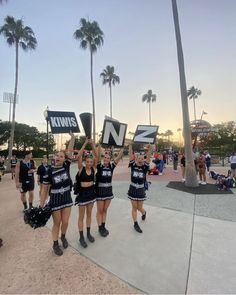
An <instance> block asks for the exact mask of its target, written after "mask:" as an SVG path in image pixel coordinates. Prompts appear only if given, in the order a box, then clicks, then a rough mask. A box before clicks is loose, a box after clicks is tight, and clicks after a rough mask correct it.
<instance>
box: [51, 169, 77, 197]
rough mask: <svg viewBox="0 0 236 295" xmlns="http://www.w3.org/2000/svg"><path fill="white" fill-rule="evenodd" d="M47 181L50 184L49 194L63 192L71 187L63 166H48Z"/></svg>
mask: <svg viewBox="0 0 236 295" xmlns="http://www.w3.org/2000/svg"><path fill="white" fill-rule="evenodd" d="M48 183H49V184H51V191H50V195H52V194H59V193H60V194H64V193H65V192H69V191H71V188H72V180H71V178H70V174H69V172H68V171H67V169H66V168H65V166H62V167H50V168H49V170H48Z"/></svg>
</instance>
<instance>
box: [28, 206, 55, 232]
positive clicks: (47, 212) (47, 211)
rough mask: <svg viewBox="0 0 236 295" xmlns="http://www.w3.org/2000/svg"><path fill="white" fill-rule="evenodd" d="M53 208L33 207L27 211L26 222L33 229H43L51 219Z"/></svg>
mask: <svg viewBox="0 0 236 295" xmlns="http://www.w3.org/2000/svg"><path fill="white" fill-rule="evenodd" d="M51 214H52V212H51V208H50V207H49V206H48V205H46V206H45V207H44V208H41V207H32V208H31V209H28V210H26V211H25V214H24V221H25V223H26V224H29V225H30V226H31V227H32V228H34V229H35V228H38V227H43V226H45V225H46V223H47V221H48V220H49V219H50V217H51Z"/></svg>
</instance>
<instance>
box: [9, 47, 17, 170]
mask: <svg viewBox="0 0 236 295" xmlns="http://www.w3.org/2000/svg"><path fill="white" fill-rule="evenodd" d="M18 55H19V43H18V42H17V43H16V68H15V89H14V97H13V106H12V122H11V136H10V142H9V150H8V166H7V170H10V160H11V157H12V149H13V144H14V133H15V114H16V97H17V86H18V57H19V56H18Z"/></svg>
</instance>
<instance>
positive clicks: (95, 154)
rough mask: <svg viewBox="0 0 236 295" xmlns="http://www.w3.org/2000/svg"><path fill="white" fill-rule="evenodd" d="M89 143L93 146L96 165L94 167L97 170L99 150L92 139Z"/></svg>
mask: <svg viewBox="0 0 236 295" xmlns="http://www.w3.org/2000/svg"><path fill="white" fill-rule="evenodd" d="M88 143H89V144H90V145H91V147H92V151H93V157H94V164H93V166H94V169H96V168H97V163H98V153H97V149H96V147H95V144H94V142H93V141H92V139H89V140H88Z"/></svg>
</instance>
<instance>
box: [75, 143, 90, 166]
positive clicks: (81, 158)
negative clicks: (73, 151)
mask: <svg viewBox="0 0 236 295" xmlns="http://www.w3.org/2000/svg"><path fill="white" fill-rule="evenodd" d="M87 144H88V139H87V138H86V140H85V142H84V144H83V145H82V147H81V149H80V151H79V153H78V156H77V157H78V168H79V169H81V168H82V167H83V154H84V150H85V147H86V145H87Z"/></svg>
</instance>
